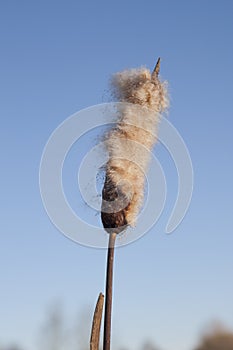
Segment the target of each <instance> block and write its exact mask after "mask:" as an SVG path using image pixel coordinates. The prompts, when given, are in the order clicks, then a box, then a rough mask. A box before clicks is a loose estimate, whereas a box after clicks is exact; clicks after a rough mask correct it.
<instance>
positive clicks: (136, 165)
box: [105, 68, 169, 226]
mask: <svg viewBox="0 0 233 350" xmlns="http://www.w3.org/2000/svg"><path fill="white" fill-rule="evenodd" d="M111 90H112V94H113V97H114V98H115V99H116V100H117V101H119V102H125V103H124V104H120V107H119V120H118V123H117V125H116V127H114V128H113V129H112V130H110V132H109V133H108V134H107V135H106V138H105V141H106V147H107V151H108V153H109V161H108V163H107V165H106V173H107V174H108V177H109V178H110V179H111V182H112V183H113V184H115V185H116V186H117V187H118V188H120V190H121V192H122V193H123V194H124V196H125V197H126V198H127V201H128V204H127V206H126V207H125V208H124V215H125V218H126V221H127V224H128V225H130V226H135V224H136V219H137V216H138V213H139V211H140V209H141V206H142V204H143V198H144V186H145V174H146V172H147V169H148V165H149V161H150V156H151V155H150V152H151V151H152V148H153V146H154V144H155V142H156V135H157V130H158V124H159V120H160V116H161V113H162V112H163V111H164V110H166V109H167V107H168V104H169V101H168V94H167V83H166V82H160V81H159V79H158V76H155V77H154V76H152V74H151V73H150V71H149V70H148V69H146V68H138V69H131V70H126V71H123V72H120V73H117V74H115V75H114V76H113V77H112V80H111Z"/></svg>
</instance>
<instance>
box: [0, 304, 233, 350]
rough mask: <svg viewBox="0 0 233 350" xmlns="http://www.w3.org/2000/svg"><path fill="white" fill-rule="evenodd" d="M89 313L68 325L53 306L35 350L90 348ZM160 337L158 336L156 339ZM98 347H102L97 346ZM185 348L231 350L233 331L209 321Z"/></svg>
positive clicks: (148, 347) (146, 348)
mask: <svg viewBox="0 0 233 350" xmlns="http://www.w3.org/2000/svg"><path fill="white" fill-rule="evenodd" d="M91 321H92V313H91V310H89V309H85V310H84V311H83V312H82V313H81V314H80V315H79V317H78V319H77V322H76V323H75V325H74V326H73V327H71V328H67V327H66V325H65V322H64V315H63V312H62V310H61V308H60V307H54V308H52V309H51V310H50V311H49V312H48V314H47V319H46V320H45V322H44V325H43V326H42V327H41V329H40V331H39V340H38V342H37V346H36V348H37V349H38V350H89V337H90V329H91ZM0 336H1V334H0ZM158 341H159V340H158ZM114 349H116V350H166V349H164V348H162V347H158V346H157V345H155V344H152V343H151V342H145V343H144V344H142V345H141V346H139V347H137V349H131V348H126V347H118V348H114V347H113V350H114ZM0 350H30V349H24V348H23V347H22V346H20V344H8V345H2V344H1V338H0ZM100 350H102V348H101V347H100ZM187 350H233V331H231V330H228V329H226V328H225V327H224V326H222V325H221V324H220V323H215V324H212V325H211V326H210V327H208V329H206V330H205V331H204V332H203V334H202V335H201V336H200V339H199V341H198V342H197V346H196V347H194V348H193V349H187Z"/></svg>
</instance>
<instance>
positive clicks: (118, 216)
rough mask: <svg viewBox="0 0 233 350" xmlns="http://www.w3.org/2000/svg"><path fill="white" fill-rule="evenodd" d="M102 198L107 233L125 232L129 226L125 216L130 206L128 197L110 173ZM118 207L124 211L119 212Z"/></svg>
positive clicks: (102, 211) (102, 212)
mask: <svg viewBox="0 0 233 350" xmlns="http://www.w3.org/2000/svg"><path fill="white" fill-rule="evenodd" d="M102 198H103V200H104V201H105V202H103V203H102V208H101V220H102V223H103V226H104V229H105V231H107V232H108V233H117V234H118V233H120V232H122V231H124V230H125V229H126V228H127V226H128V223H127V220H126V215H125V214H126V211H127V208H128V206H129V204H127V198H126V195H125V194H124V193H123V192H122V191H121V189H120V188H119V187H117V186H116V184H115V183H114V182H113V181H112V180H111V177H110V176H109V175H108V173H106V178H105V183H104V187H103V191H102ZM124 203H126V206H124ZM117 207H118V208H123V209H121V210H119V211H117V209H116V208H117Z"/></svg>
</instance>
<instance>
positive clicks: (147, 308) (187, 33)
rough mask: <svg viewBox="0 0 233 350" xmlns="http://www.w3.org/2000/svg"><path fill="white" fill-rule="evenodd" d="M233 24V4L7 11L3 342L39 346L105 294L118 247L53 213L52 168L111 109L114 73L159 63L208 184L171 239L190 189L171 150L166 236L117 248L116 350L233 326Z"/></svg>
mask: <svg viewBox="0 0 233 350" xmlns="http://www.w3.org/2000/svg"><path fill="white" fill-rule="evenodd" d="M232 16H233V2H232V1H231V0H228V1H227V0H221V1H210V0H209V1H207V0H201V1H200V0H196V1H181V0H178V1H166V0H163V1H157V0H156V1H121V0H120V1H115V2H109V1H97V2H94V1H92V2H91V1H89V0H88V1H85V2H84V1H83V2H81V1H73V0H69V1H44V0H42V1H26V0H22V1H16V0H10V1H1V4H0V36H1V38H0V39H1V42H0V48H1V64H0V77H1V78H0V84H1V104H0V115H1V139H0V142H1V244H0V314H1V317H0V345H1V344H7V343H11V342H16V343H19V344H22V346H24V347H25V349H26V350H34V349H37V347H36V346H37V345H36V339H37V337H38V331H39V328H40V326H41V325H42V324H43V322H44V319H45V315H46V310H47V307H48V305H51V304H52V303H53V302H54V301H56V300H59V301H61V302H62V303H63V305H64V309H65V310H66V313H67V318H72V317H74V315H75V314H77V313H78V312H81V310H82V309H83V307H84V306H85V305H89V306H90V307H92V306H93V307H94V303H95V300H96V298H97V295H98V293H99V291H101V290H103V289H104V269H105V251H103V250H97V249H91V248H85V247H82V246H79V245H77V244H75V243H73V242H72V241H70V240H68V239H67V238H65V237H64V236H63V235H62V234H60V233H59V232H58V231H57V230H56V228H55V227H54V226H53V225H52V224H51V222H50V220H49V218H48V217H47V215H46V213H45V211H44V208H43V205H42V202H41V198H40V193H39V185H38V169H39V163H40V158H41V154H42V151H43V147H44V145H45V143H46V141H47V139H48V137H49V136H50V134H51V133H52V131H53V130H54V129H55V128H56V127H57V126H58V125H59V124H60V123H61V122H62V121H63V120H64V119H65V118H67V117H68V116H69V115H71V114H73V113H74V112H76V111H78V110H80V109H82V108H84V107H88V106H91V105H94V104H98V103H101V102H103V101H104V100H106V98H105V95H106V89H107V84H108V79H109V76H110V75H111V74H112V73H113V72H116V71H119V70H121V69H124V68H128V67H137V66H141V65H147V66H148V67H150V68H152V67H153V66H154V63H155V60H156V59H157V57H158V56H161V57H162V59H163V61H162V68H161V73H162V76H163V77H164V78H166V79H168V80H169V84H170V94H171V108H170V116H169V118H170V120H171V122H172V123H173V124H174V125H175V127H176V128H177V129H178V130H179V132H180V133H181V134H182V136H183V138H184V140H185V142H186V144H187V147H188V149H189V151H190V154H191V157H192V161H193V166H194V174H195V187H194V193H193V199H192V203H191V206H190V209H189V211H188V214H187V215H186V217H185V219H184V221H183V222H182V224H181V225H180V226H179V228H178V229H177V230H176V231H175V232H174V233H173V234H172V235H170V236H167V235H165V233H164V228H165V225H166V222H167V219H168V216H169V213H170V210H171V208H172V206H173V204H174V200H175V193H176V190H177V189H176V187H175V186H176V183H177V179H176V173H175V170H174V166H173V165H172V162H171V161H170V160H169V159H166V158H168V155H167V154H166V152H162V151H161V150H160V148H159V147H158V153H160V152H161V153H160V161H161V164H163V167H164V171H165V174H166V179H167V182H168V200H167V204H166V207H165V211H164V213H163V214H162V216H161V218H160V220H159V222H158V223H157V225H156V227H154V228H153V230H151V231H150V232H149V233H148V234H147V235H146V236H144V237H143V238H142V239H140V240H139V241H137V242H135V243H134V244H131V245H129V246H126V247H124V248H121V249H118V250H117V254H116V268H115V294H114V296H115V299H114V320H113V322H114V323H113V332H114V342H115V344H116V346H115V349H118V348H119V347H120V346H121V345H125V346H128V347H129V348H130V349H137V348H138V347H139V345H140V344H141V343H142V342H143V341H144V340H145V339H151V340H152V341H154V342H156V343H157V344H158V345H160V346H161V347H163V349H164V350H192V348H193V346H194V344H195V343H196V341H197V339H198V337H199V332H200V331H201V330H202V329H203V327H205V326H206V324H208V322H210V321H211V320H213V319H218V320H220V321H222V322H223V323H224V324H226V325H227V326H228V327H231V328H233V301H232V295H233V275H232V268H233V254H232V247H233V230H232V198H233V186H232V178H233V168H232V148H233V141H232V126H233V121H232V120H233V102H232V101H233V69H232V62H233V45H232V37H233V23H232ZM88 326H90V325H88Z"/></svg>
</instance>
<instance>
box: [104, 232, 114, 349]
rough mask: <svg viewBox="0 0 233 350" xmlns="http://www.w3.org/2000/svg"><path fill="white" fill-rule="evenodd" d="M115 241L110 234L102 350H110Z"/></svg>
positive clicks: (112, 234)
mask: <svg viewBox="0 0 233 350" xmlns="http://www.w3.org/2000/svg"><path fill="white" fill-rule="evenodd" d="M115 241H116V233H110V234H109V242H108V257H107V270H106V290H105V312H104V342H103V350H110V345H111V319H112V285H113V262H114V249H115Z"/></svg>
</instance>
